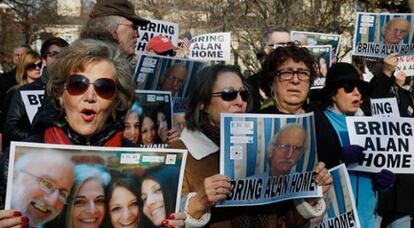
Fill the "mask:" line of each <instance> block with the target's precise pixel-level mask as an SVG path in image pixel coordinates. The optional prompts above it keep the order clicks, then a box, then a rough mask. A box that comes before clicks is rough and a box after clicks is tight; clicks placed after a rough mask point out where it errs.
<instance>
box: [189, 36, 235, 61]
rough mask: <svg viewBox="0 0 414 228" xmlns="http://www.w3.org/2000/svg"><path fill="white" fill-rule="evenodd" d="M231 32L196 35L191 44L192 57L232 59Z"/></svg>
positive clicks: (199, 58) (190, 56)
mask: <svg viewBox="0 0 414 228" xmlns="http://www.w3.org/2000/svg"><path fill="white" fill-rule="evenodd" d="M230 41H231V40H230V33H229V32H223V33H208V34H203V35H199V36H194V37H193V38H192V40H191V45H190V55H189V58H190V59H198V60H203V61H207V60H218V61H228V60H230V50H231V47H230Z"/></svg>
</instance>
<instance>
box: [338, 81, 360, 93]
mask: <svg viewBox="0 0 414 228" xmlns="http://www.w3.org/2000/svg"><path fill="white" fill-rule="evenodd" d="M355 87H356V88H358V91H359V92H360V93H361V94H363V93H365V89H364V88H363V86H362V85H361V84H359V83H356V82H346V83H345V84H344V85H343V86H342V88H344V91H345V93H352V92H354V90H355Z"/></svg>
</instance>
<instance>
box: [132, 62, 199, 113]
mask: <svg viewBox="0 0 414 228" xmlns="http://www.w3.org/2000/svg"><path fill="white" fill-rule="evenodd" d="M206 65H207V63H205V62H201V61H195V60H189V59H177V58H170V57H165V56H156V55H148V54H142V55H140V58H139V60H138V63H137V67H136V70H135V81H136V82H137V87H136V88H137V89H140V90H161V91H170V92H171V93H172V96H173V100H174V112H180V111H181V112H182V111H183V110H177V109H176V107H177V108H178V107H181V108H183V109H184V110H185V106H183V105H180V104H178V103H183V102H184V101H185V98H186V97H187V96H188V93H189V90H190V88H191V85H192V83H193V81H194V78H195V77H196V75H197V73H198V72H199V71H200V70H201V68H203V67H204V66H206ZM176 100H177V102H176ZM176 103H177V105H176Z"/></svg>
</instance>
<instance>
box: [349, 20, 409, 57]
mask: <svg viewBox="0 0 414 228" xmlns="http://www.w3.org/2000/svg"><path fill="white" fill-rule="evenodd" d="M413 16H414V14H411V13H404V14H401V13H400V14H396V13H362V12H358V13H357V17H356V23H355V32H354V42H353V43H354V44H353V45H354V46H353V49H352V54H353V55H358V56H368V57H379V58H384V57H385V56H387V55H389V54H391V53H398V55H399V56H406V55H414V44H413V35H414V23H413V22H414V17H413Z"/></svg>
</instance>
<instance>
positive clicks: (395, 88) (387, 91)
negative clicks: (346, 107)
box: [364, 72, 414, 117]
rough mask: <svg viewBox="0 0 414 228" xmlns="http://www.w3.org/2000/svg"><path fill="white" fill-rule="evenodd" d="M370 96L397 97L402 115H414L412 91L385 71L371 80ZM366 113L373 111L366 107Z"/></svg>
mask: <svg viewBox="0 0 414 228" xmlns="http://www.w3.org/2000/svg"><path fill="white" fill-rule="evenodd" d="M369 84H370V88H371V89H370V94H369V97H370V98H386V97H396V98H397V103H398V109H399V111H400V115H401V117H414V100H413V97H412V95H411V93H410V92H409V91H407V90H405V89H403V88H401V87H400V86H399V85H397V83H396V82H395V77H394V76H391V77H388V76H387V75H385V74H384V73H382V72H381V73H379V74H377V75H375V76H374V77H373V78H372V79H371V81H370V83H369ZM364 112H365V113H371V110H370V109H369V107H365V109H364Z"/></svg>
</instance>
